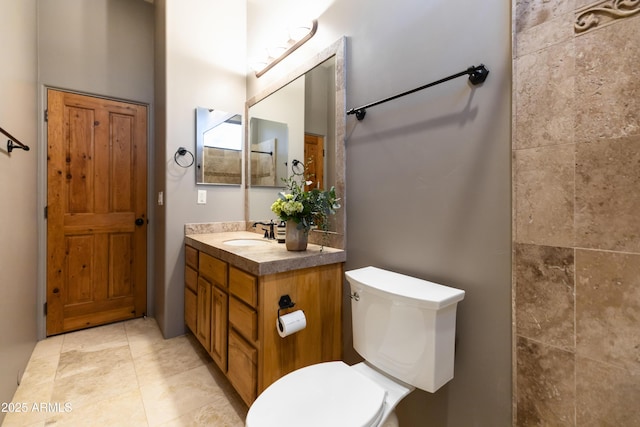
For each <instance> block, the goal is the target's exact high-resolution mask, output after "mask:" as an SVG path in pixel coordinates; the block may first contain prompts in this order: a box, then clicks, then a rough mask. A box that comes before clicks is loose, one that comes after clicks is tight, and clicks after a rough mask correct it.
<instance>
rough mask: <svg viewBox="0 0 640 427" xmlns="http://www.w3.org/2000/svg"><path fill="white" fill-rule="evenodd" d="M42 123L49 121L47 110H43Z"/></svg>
mask: <svg viewBox="0 0 640 427" xmlns="http://www.w3.org/2000/svg"><path fill="white" fill-rule="evenodd" d="M44 121H45V122H48V121H49V110H48V109H47V110H44Z"/></svg>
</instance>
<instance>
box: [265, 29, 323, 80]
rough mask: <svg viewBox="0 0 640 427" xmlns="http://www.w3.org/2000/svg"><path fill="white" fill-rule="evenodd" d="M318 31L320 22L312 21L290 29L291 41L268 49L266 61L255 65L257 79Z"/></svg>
mask: <svg viewBox="0 0 640 427" xmlns="http://www.w3.org/2000/svg"><path fill="white" fill-rule="evenodd" d="M317 29H318V21H317V20H315V19H314V20H312V21H309V22H308V23H305V24H302V25H298V26H296V27H293V28H291V29H289V32H288V35H289V40H286V41H283V42H282V43H279V44H278V45H277V46H274V47H271V48H267V49H266V55H265V56H266V57H267V58H266V59H264V60H262V61H257V62H256V63H255V64H254V65H253V69H254V70H255V72H256V77H260V76H261V75H263V74H264V73H266V72H267V71H269V70H270V69H271V68H273V67H274V66H275V65H276V64H277V63H279V62H280V61H282V60H283V59H284V58H286V57H287V56H289V55H290V54H291V53H292V52H293V51H294V50H296V49H297V48H299V47H300V46H302V45H303V44H305V43H306V41H307V40H309V39H310V38H311V37H313V35H314V34H315V33H316V30H317Z"/></svg>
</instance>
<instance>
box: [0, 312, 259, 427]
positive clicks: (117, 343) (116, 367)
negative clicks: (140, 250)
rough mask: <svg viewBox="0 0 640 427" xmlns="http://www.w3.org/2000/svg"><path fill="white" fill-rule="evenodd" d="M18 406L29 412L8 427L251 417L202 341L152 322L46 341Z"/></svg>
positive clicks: (220, 422)
mask: <svg viewBox="0 0 640 427" xmlns="http://www.w3.org/2000/svg"><path fill="white" fill-rule="evenodd" d="M139 379H141V381H139ZM13 402H15V403H18V402H20V403H23V404H24V405H26V406H24V407H25V408H26V409H27V411H26V412H23V413H10V414H7V415H6V416H5V419H4V423H3V424H2V426H3V427H44V426H53V425H55V426H80V427H85V426H126V427H131V426H132V427H137V426H141V427H148V426H157V425H165V426H176V427H177V426H219V427H223V426H229V427H236V426H238V427H240V426H243V425H244V419H245V417H246V414H247V407H246V405H245V404H244V403H243V402H242V400H241V399H240V397H239V396H238V394H237V393H236V392H235V390H233V388H232V387H231V385H230V384H229V382H228V381H227V379H226V378H225V377H224V375H223V374H222V373H221V372H220V370H219V369H217V368H216V367H215V366H214V365H213V362H212V360H211V358H210V357H209V356H208V355H207V354H206V353H205V352H204V350H203V349H202V347H201V346H200V345H199V344H198V342H197V341H196V340H195V338H194V337H193V336H191V335H187V336H181V337H176V338H173V339H169V340H165V339H164V338H163V337H162V334H161V332H160V329H159V328H158V325H157V323H156V321H155V320H154V319H152V318H146V319H135V320H131V321H127V322H121V323H116V324H113V325H107V326H102V327H98V328H92V329H88V330H84V331H79V332H73V333H69V334H66V335H60V336H57V337H53V338H48V339H46V340H43V341H41V342H39V343H38V344H37V345H36V348H35V350H34V352H33V354H32V357H31V360H30V362H29V365H28V367H27V369H26V371H25V374H24V375H23V379H22V383H21V385H20V386H19V387H18V390H17V391H16V394H15V396H14V399H13ZM42 405H44V406H42ZM56 405H57V406H56ZM65 405H67V406H65ZM43 407H44V408H45V409H44V410H42V409H40V410H39V408H43Z"/></svg>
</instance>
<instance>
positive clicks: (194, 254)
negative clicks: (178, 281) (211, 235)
mask: <svg viewBox="0 0 640 427" xmlns="http://www.w3.org/2000/svg"><path fill="white" fill-rule="evenodd" d="M184 260H185V263H186V264H187V265H188V266H189V267H191V268H193V269H194V270H198V250H197V249H195V248H192V247H191V246H187V245H185V247H184Z"/></svg>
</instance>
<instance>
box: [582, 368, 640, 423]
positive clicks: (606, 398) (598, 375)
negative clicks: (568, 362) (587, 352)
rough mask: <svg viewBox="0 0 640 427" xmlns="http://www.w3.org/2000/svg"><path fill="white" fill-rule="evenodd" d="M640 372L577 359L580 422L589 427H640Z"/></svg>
mask: <svg viewBox="0 0 640 427" xmlns="http://www.w3.org/2000/svg"><path fill="white" fill-rule="evenodd" d="M638 402H640V372H639V371H630V370H627V369H624V368H618V367H615V366H610V365H606V364H603V363H599V362H595V361H593V360H589V359H587V358H582V357H577V358H576V421H577V425H579V426H585V427H590V426H593V427H599V426H629V427H631V426H639V425H640V405H639V404H638Z"/></svg>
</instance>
